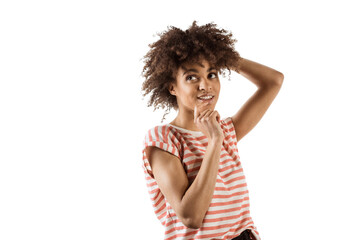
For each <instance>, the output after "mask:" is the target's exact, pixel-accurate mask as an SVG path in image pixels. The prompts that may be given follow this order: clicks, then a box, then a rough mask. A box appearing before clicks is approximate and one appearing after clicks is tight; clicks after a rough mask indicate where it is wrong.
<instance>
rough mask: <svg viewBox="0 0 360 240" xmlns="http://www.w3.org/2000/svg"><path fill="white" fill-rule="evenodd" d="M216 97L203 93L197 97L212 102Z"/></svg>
mask: <svg viewBox="0 0 360 240" xmlns="http://www.w3.org/2000/svg"><path fill="white" fill-rule="evenodd" d="M214 98H215V96H214V95H202V96H199V97H197V99H199V100H200V101H202V102H211V101H212V100H213V99H214Z"/></svg>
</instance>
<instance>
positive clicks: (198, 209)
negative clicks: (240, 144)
mask: <svg viewBox="0 0 360 240" xmlns="http://www.w3.org/2000/svg"><path fill="white" fill-rule="evenodd" d="M214 112H216V111H210V110H208V111H205V112H204V114H203V117H204V121H203V122H204V125H206V124H208V127H209V126H210V127H211V126H215V125H216V124H217V126H215V127H216V128H217V129H215V131H213V133H214V132H217V133H221V135H217V134H209V135H208V137H209V141H208V146H207V149H206V152H205V155H204V158H203V161H202V164H201V167H200V170H199V172H198V174H197V176H196V178H195V180H194V182H193V183H191V184H190V183H189V182H188V179H187V176H186V173H185V171H184V168H183V166H182V164H181V162H180V161H179V159H178V158H177V157H175V156H173V155H172V154H170V153H167V152H165V151H163V150H161V149H158V148H154V147H153V148H151V151H149V155H148V156H149V162H150V165H151V167H152V170H153V173H154V177H155V180H156V182H157V184H158V186H159V188H160V190H161V192H162V193H163V194H164V196H165V198H166V199H167V201H168V202H169V203H170V205H171V206H172V208H173V209H174V211H175V212H176V215H177V216H178V217H179V219H180V220H181V221H182V223H183V224H184V225H185V226H187V227H189V228H200V227H201V225H202V222H203V219H204V217H205V214H206V212H207V210H208V209H209V206H210V203H211V199H212V196H213V193H214V189H215V184H216V177H217V173H218V168H219V159H220V152H221V147H222V142H223V139H224V137H223V133H222V130H221V128H220V126H219V123H218V122H217V120H216V119H215V118H216V114H213V113H214ZM206 116H208V117H209V119H207V120H206ZM211 118H212V119H211ZM209 122H211V123H209ZM213 130H214V129H213ZM204 131H205V130H204Z"/></svg>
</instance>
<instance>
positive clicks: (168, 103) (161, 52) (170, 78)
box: [142, 21, 241, 120]
mask: <svg viewBox="0 0 360 240" xmlns="http://www.w3.org/2000/svg"><path fill="white" fill-rule="evenodd" d="M167 28H168V29H167V31H164V32H162V33H157V35H158V36H160V39H159V40H158V41H156V42H154V43H152V44H149V45H148V46H149V47H150V50H149V51H148V52H147V54H146V55H145V56H144V57H143V59H144V63H145V65H144V67H143V70H142V76H143V77H145V81H144V82H143V84H142V91H143V96H144V97H145V96H146V95H147V94H150V100H149V101H148V107H150V106H154V111H155V110H156V109H158V108H160V107H161V108H162V109H164V108H166V112H165V114H164V116H163V119H162V120H164V119H165V115H166V114H168V113H169V111H170V109H171V108H174V109H175V110H177V109H178V105H177V101H176V96H173V95H171V94H170V92H169V90H168V88H169V84H170V83H171V82H175V81H176V78H175V76H176V73H177V70H178V68H179V67H180V66H181V65H182V64H184V63H194V62H196V61H198V60H199V59H200V58H201V57H203V58H205V59H206V60H207V61H208V62H209V63H211V64H212V65H213V66H214V67H215V68H216V69H217V70H218V71H219V73H220V74H222V75H224V70H225V69H227V70H228V72H229V73H230V70H231V69H234V68H236V66H237V64H238V61H239V59H241V57H240V55H239V53H238V52H237V51H235V49H234V44H235V42H237V40H236V39H233V38H232V33H231V32H229V31H227V30H224V29H218V28H217V27H216V24H214V23H212V22H211V23H208V24H205V25H203V26H198V25H197V24H196V21H194V22H193V23H192V25H191V26H190V27H189V28H188V29H187V30H185V31H183V30H181V29H179V28H177V27H174V26H168V27H167ZM229 79H230V78H229Z"/></svg>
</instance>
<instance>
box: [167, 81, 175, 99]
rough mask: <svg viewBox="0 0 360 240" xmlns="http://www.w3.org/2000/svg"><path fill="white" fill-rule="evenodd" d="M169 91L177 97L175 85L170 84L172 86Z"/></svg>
mask: <svg viewBox="0 0 360 240" xmlns="http://www.w3.org/2000/svg"><path fill="white" fill-rule="evenodd" d="M168 90H169V92H170V94H171V95H174V96H176V91H175V88H174V84H173V83H170V84H169V88H168Z"/></svg>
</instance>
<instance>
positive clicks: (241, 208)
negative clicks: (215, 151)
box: [143, 117, 261, 240]
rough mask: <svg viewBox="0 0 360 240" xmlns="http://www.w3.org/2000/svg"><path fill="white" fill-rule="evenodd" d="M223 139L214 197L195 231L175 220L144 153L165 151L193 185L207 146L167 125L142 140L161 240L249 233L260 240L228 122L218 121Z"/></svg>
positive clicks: (204, 141) (202, 138) (200, 138)
mask: <svg viewBox="0 0 360 240" xmlns="http://www.w3.org/2000/svg"><path fill="white" fill-rule="evenodd" d="M220 126H221V128H222V129H223V132H224V136H225V139H224V141H223V146H222V149H221V153H220V162H219V170H218V175H217V179H216V185H215V190H214V195H213V197H212V200H211V204H210V207H209V209H208V211H207V212H206V215H205V218H204V220H203V223H202V226H201V227H200V228H199V229H192V228H188V227H186V226H185V225H184V224H183V223H182V222H181V221H180V219H179V218H178V217H177V216H176V213H175V211H174V210H173V208H172V207H171V206H170V204H169V203H168V201H167V200H166V199H165V197H164V195H163V194H162V193H161V191H160V189H159V186H158V185H157V183H156V181H155V179H154V176H153V173H152V170H151V166H150V164H149V161H148V158H147V156H146V152H145V149H146V147H149V146H154V147H158V148H160V149H162V150H164V151H167V152H169V153H171V154H173V155H175V156H176V157H178V158H179V160H180V161H181V163H182V165H183V167H184V170H185V173H186V175H187V177H188V179H189V182H192V181H194V179H195V177H196V175H197V173H198V172H199V169H200V167H201V162H202V160H203V157H204V154H205V151H206V147H207V144H208V140H207V137H206V136H205V135H204V134H203V133H202V132H195V131H190V130H187V129H183V128H179V127H176V126H173V125H171V124H166V125H161V126H156V127H154V128H152V129H150V130H149V131H148V133H147V134H146V136H145V139H144V148H143V169H144V173H145V179H146V183H147V187H148V191H149V194H150V199H151V202H152V205H153V207H154V211H155V214H156V216H157V218H158V219H159V220H160V222H161V223H162V225H163V226H164V227H165V237H164V239H165V240H171V239H184V240H185V239H186V240H190V239H217V240H220V239H232V238H234V237H236V236H238V235H240V234H241V232H242V231H244V230H245V229H250V230H251V231H252V233H253V235H254V236H255V237H256V239H257V240H261V239H260V236H259V233H258V231H257V228H256V227H255V225H254V222H253V220H252V218H251V216H250V209H249V208H250V202H249V192H248V189H247V184H246V179H245V175H244V172H243V168H242V167H241V162H240V157H239V153H238V149H237V140H236V134H235V128H234V125H233V122H232V119H231V118H230V117H229V118H226V119H224V120H221V121H220Z"/></svg>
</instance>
